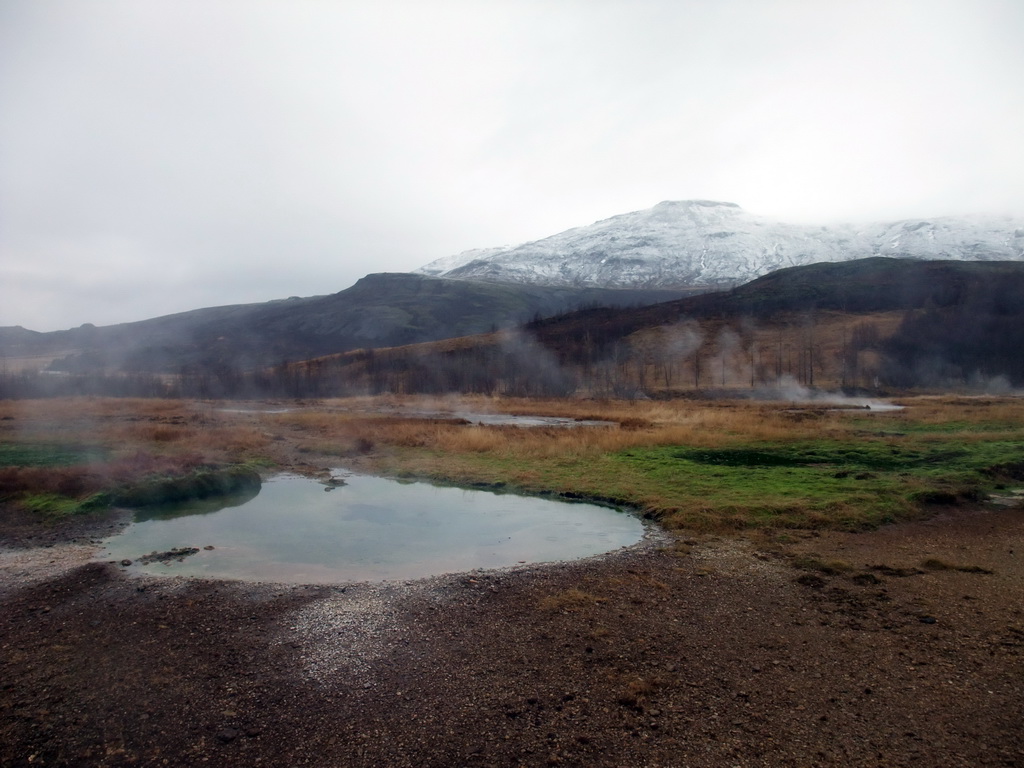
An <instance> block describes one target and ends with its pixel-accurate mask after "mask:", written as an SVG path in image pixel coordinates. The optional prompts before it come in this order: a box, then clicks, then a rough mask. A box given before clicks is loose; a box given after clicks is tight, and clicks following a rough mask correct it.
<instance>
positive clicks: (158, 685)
mask: <svg viewBox="0 0 1024 768" xmlns="http://www.w3.org/2000/svg"><path fill="white" fill-rule="evenodd" d="M116 524H117V521H116V520H108V521H101V522H98V523H95V524H93V525H92V526H91V527H89V526H86V527H82V526H79V527H78V528H77V529H67V530H63V531H60V530H57V531H44V532H42V533H40V532H39V531H35V530H32V529H31V527H26V526H24V525H21V526H15V525H11V526H7V528H6V529H5V531H4V532H3V538H2V539H0V541H2V542H3V543H4V545H5V548H4V549H3V550H2V553H0V764H2V765H4V766H28V765H32V766H37V765H48V766H57V765H74V766H78V765H82V766H127V765H136V766H138V765H144V766H148V765H172V766H178V765H198V764H209V765H217V766H258V765H267V766H297V765H317V766H353V767H354V766H373V767H374V768H382V767H384V766H438V767H439V768H440V767H441V766H445V767H447V766H518V765H522V766H538V765H577V766H715V767H716V768H717V767H718V766H787V765H789V766H810V765H814V766H867V765H871V766H982V765H998V766H1021V765H1024V727H1022V723H1024V614H1022V611H1024V570H1022V568H1021V559H1022V556H1024V510H1022V509H1021V508H1019V507H1018V508H1001V507H995V506H986V507H978V508H974V509H959V510H956V511H951V512H947V513H945V514H940V515H939V516H937V517H935V518H933V519H932V520H930V521H929V522H924V523H915V524H905V525H900V526H895V527H890V528H886V529H882V530H879V531H876V532H872V533H865V534H831V533H830V534H822V535H819V536H815V535H810V534H806V535H797V536H795V537H794V539H793V540H791V541H784V542H781V543H780V542H779V541H768V540H764V539H744V538H736V539H729V538H718V539H715V538H702V539H699V540H698V539H690V540H689V543H682V542H681V543H680V544H679V545H678V548H677V547H674V546H668V547H658V546H648V547H641V548H638V549H635V550H632V551H627V552H623V553H620V554H617V555H612V556H607V557H603V558H598V559H593V560H589V561H585V562H579V563H575V564H568V565H561V566H550V567H531V568H524V569H522V570H517V571H512V572H500V573H478V574H469V575H466V574H463V575H453V576H446V577H440V578H436V579H433V580H429V581H424V582H415V583H409V584H390V585H383V586H381V585H378V586H373V585H365V584H353V585H348V586H309V587H306V586H299V587H295V586H280V585H252V584H242V583H231V582H204V581H184V580H176V579H158V578H152V577H135V576H130V575H128V574H127V573H125V572H124V571H123V570H122V569H121V568H120V567H119V566H117V565H113V564H106V563H97V562H90V557H91V556H92V554H93V551H94V548H93V546H92V544H91V542H95V541H96V540H97V538H98V537H99V536H101V535H103V534H104V533H106V532H107V531H108V530H109V527H110V526H114V525H116ZM794 558H798V559H796V560H794ZM926 561H932V562H931V563H930V565H929V566H927V567H925V566H923V565H922V563H924V562H926ZM794 562H797V563H800V564H803V565H804V568H803V569H801V568H797V567H794ZM958 569H959V570H958Z"/></svg>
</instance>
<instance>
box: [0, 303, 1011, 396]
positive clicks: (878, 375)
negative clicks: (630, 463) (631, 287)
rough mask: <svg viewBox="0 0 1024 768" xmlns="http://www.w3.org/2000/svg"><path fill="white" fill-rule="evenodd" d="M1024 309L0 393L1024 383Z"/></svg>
mask: <svg viewBox="0 0 1024 768" xmlns="http://www.w3.org/2000/svg"><path fill="white" fill-rule="evenodd" d="M1022 350H1024V307H1022V306H1019V305H1018V303H1016V302H1014V301H1013V299H1012V296H1011V295H1010V294H1007V295H1006V296H1005V297H1002V298H1001V297H999V296H998V295H997V296H994V297H993V296H988V297H986V300H985V301H984V303H983V304H982V303H980V302H973V303H970V304H968V305H961V304H955V303H954V304H951V305H946V306H940V305H938V304H930V305H929V306H927V307H925V308H924V309H915V310H908V311H905V312H901V313H880V314H874V315H856V314H849V313H842V312H817V313H815V312H809V313H803V314H795V315H790V316H787V317H786V318H785V319H773V320H772V321H771V322H763V321H761V322H760V324H759V323H758V322H757V321H755V320H753V319H751V318H749V317H747V318H740V319H738V320H737V319H730V318H723V317H710V318H704V319H702V320H700V321H697V320H682V321H680V322H676V323H674V324H671V325H662V326H654V327H638V326H637V325H636V324H634V323H629V322H622V321H621V320H619V319H617V315H616V314H615V312H614V310H602V309H593V310H589V311H587V312H583V313H573V314H570V315H567V316H565V317H562V318H551V319H546V320H539V321H536V322H534V323H531V324H529V325H527V326H524V327H523V328H522V329H520V330H518V331H508V332H498V333H492V334H487V335H485V336H481V337H468V338H465V339H459V340H452V341H450V342H439V343H434V344H426V345H416V346H411V347H397V348H387V349H363V350H356V351H353V352H348V353H345V354H341V355H335V356H329V357H325V358H320V359H315V360H311V361H303V362H285V361H282V362H281V363H280V364H278V365H275V366H271V367H267V368H261V369H258V370H243V369H241V368H239V367H236V366H233V365H231V364H228V363H220V362H217V363H211V364H206V365H191V366H187V367H183V368H181V369H180V370H179V371H178V372H177V373H176V374H150V373H133V372H117V373H106V374H95V373H81V374H48V373H13V374H12V373H7V374H0V398H38V397H64V396H81V395H101V396H114V397H170V398H178V397H180V398H201V399H217V398H241V399H244V398H267V397H288V398H317V397H339V396H349V395H361V394H381V393H398V394H443V393H479V394H486V395H494V394H503V395H513V396H524V397H531V396H545V397H550V396H556V397H561V396H569V395H573V394H586V395H595V396H613V397H627V398H628V397H643V396H650V397H657V396H671V395H675V394H685V393H687V392H690V393H692V392H700V391H704V390H722V389H731V390H737V389H756V388H762V387H769V388H770V387H772V386H776V385H777V384H778V382H780V381H782V380H786V381H790V382H795V383H797V384H799V385H802V386H805V387H810V388H818V389H847V390H854V389H858V390H877V389H913V388H929V389H935V388H947V389H956V388H964V387H978V386H996V387H1004V388H1006V387H1013V388H1019V387H1024V352H1022Z"/></svg>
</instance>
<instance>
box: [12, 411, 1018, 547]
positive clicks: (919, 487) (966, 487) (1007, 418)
mask: <svg viewBox="0 0 1024 768" xmlns="http://www.w3.org/2000/svg"><path fill="white" fill-rule="evenodd" d="M905 402H906V403H908V404H909V407H908V408H907V410H904V411H892V412H885V413H877V412H876V413H871V414H867V413H865V412H864V411H861V410H855V409H854V410H841V409H840V410H833V411H830V410H827V409H825V408H822V407H820V406H813V407H799V406H793V405H791V404H786V403H770V402H755V401H738V400H731V401H725V400H722V401H701V402H698V401H689V400H674V401H645V402H637V401H622V400H567V399H562V400H523V399H499V398H487V397H475V398H464V399H460V400H457V401H455V400H449V399H443V400H430V399H419V398H396V397H387V398H380V399H373V398H353V399H348V400H326V401H319V402H316V403H300V404H295V406H294V407H293V408H292V409H280V408H278V409H268V412H259V411H258V410H254V409H249V410H246V409H237V410H230V409H224V410H221V409H218V408H214V407H211V406H210V405H208V404H204V403H201V402H196V401H161V400H104V399H91V400H86V399H80V400H50V401H45V402H42V401H19V402H17V403H12V402H5V403H0V419H2V417H3V416H4V415H5V414H6V415H9V416H10V417H11V418H10V419H8V420H0V435H2V438H3V440H2V443H0V444H2V445H3V453H2V454H0V455H2V456H3V457H7V458H5V459H4V464H5V465H6V466H4V467H2V468H0V494H3V497H4V498H5V499H7V500H8V501H18V500H20V501H21V502H22V503H24V501H25V499H27V498H29V495H30V494H33V493H37V494H55V495H56V496H59V497H63V498H66V499H69V500H71V501H73V502H74V503H76V504H80V503H82V502H83V501H84V500H86V499H88V498H90V497H92V496H93V495H94V494H97V493H101V492H106V493H111V492H112V491H114V489H124V488H126V487H128V486H130V485H131V484H133V483H138V482H139V481H140V480H141V479H145V478H150V479H153V478H165V480H164V481H159V482H166V478H178V479H179V480H180V479H181V478H186V477H189V476H193V477H194V476H197V475H196V473H199V472H202V471H207V470H210V469H212V468H218V467H227V466H239V465H245V464H248V465H250V466H254V465H255V466H262V467H274V466H276V467H293V468H297V469H299V470H300V471H310V472H316V471H320V470H322V469H323V468H324V467H326V466H331V465H332V464H334V465H337V464H341V465H345V466H350V467H352V468H354V469H359V470H364V471H371V472H377V473H381V474H386V475H391V476H397V477H417V478H431V479H435V480H439V481H443V482H448V483H455V484H465V485H472V486H476V487H502V488H506V489H508V490H520V491H523V492H528V493H541V494H554V495H562V496H565V497H569V498H588V499H595V500H604V501H608V502H611V503H615V504H621V505H628V506H631V507H633V508H636V509H637V510H639V511H640V512H641V513H642V514H643V515H645V516H647V517H651V518H656V519H658V520H660V521H661V522H662V523H663V524H664V525H666V526H668V527H670V528H678V529H694V530H704V531H725V530H740V529H751V528H754V529H786V528H804V529H807V528H837V529H845V530H860V529H864V528H870V527H874V526H877V525H879V524H882V523H886V522H892V521H896V520H906V519H911V518H915V517H919V516H922V515H926V514H928V513H929V509H930V508H931V507H932V506H933V505H935V504H959V503H965V502H974V501H977V500H980V499H982V498H984V496H985V495H986V494H987V493H989V492H991V491H992V490H994V489H996V488H998V487H1000V486H1005V485H1006V484H1007V483H1010V482H1013V481H1016V480H1019V479H1020V477H1021V474H1022V473H1021V469H1020V467H1021V461H1020V456H1021V454H1022V452H1024V402H1022V401H1020V400H1017V399H1013V398H951V397H943V398H928V397H925V398H914V399H912V400H907V401H905ZM271 410H276V411H278V412H270V411H271ZM456 411H458V412H459V413H474V412H504V413H520V414H522V413H529V414H532V415H544V416H561V417H564V418H568V419H599V420H602V421H606V422H610V424H611V425H610V426H600V427H586V428H561V427H531V428H521V427H516V426H509V425H496V426H486V425H481V424H479V423H469V422H468V421H467V420H466V419H463V418H460V417H458V416H457V415H456ZM15 426H16V427H17V428H16V429H15ZM19 457H20V458H19ZM304 467H305V468H304ZM55 503H56V502H55V501H54V500H53V499H51V500H50V501H49V502H47V503H42V502H39V503H37V506H38V507H39V508H40V509H41V508H44V507H46V506H47V504H49V505H50V507H53V506H54V505H55ZM57 506H59V505H57Z"/></svg>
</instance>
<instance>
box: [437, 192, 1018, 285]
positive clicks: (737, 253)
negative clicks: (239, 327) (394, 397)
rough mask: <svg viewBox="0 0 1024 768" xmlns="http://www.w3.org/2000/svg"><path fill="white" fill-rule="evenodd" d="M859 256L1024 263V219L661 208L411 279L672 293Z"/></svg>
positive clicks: (482, 252) (446, 264)
mask: <svg viewBox="0 0 1024 768" xmlns="http://www.w3.org/2000/svg"><path fill="white" fill-rule="evenodd" d="M867 256H901V257H910V258H921V259H962V260H980V261H994V260H1024V219H1020V218H1010V217H1002V218H997V217H941V218H935V219H921V220H912V221H897V222H890V223H878V224H864V225H851V224H840V225H832V226H807V225H800V224H786V223H783V222H778V221H773V220H771V219H767V218H764V217H761V216H755V215H753V214H750V213H747V212H746V211H744V210H743V209H742V208H740V207H739V206H738V205H735V204H733V203H720V202H714V201H709V200H683V201H667V202H663V203H659V204H658V205H656V206H654V207H653V208H648V209H646V210H643V211H634V212H632V213H625V214H621V215H619V216H613V217H612V218H610V219H605V220H603V221H598V222H596V223H594V224H591V225H589V226H585V227H576V228H574V229H570V230H567V231H565V232H562V233H560V234H557V235H553V236H551V237H547V238H544V239H543V240H536V241H534V242H530V243H524V244H522V245H518V246H514V247H504V248H490V249H479V250H474V251H466V252H464V253H461V254H458V255H457V256H449V257H447V258H444V259H438V260H437V261H434V262H431V263H430V264H427V265H426V266H424V267H421V268H420V269H419V270H417V271H418V272H420V273H422V274H427V275H435V276H440V277H453V278H464V279H472V280H491V281H497V282H514V283H534V284H542V285H572V286H603V287H645V288H654V287H659V288H679V287H688V286H693V285H710V286H723V285H730V284H736V283H743V282H747V281H748V280H752V279H753V278H755V277H759V276H761V275H764V274H767V273H768V272H772V271H774V270H776V269H781V268H783V267H794V266H801V265H805V264H814V263H817V262H822V261H846V260H849V259H859V258H864V257H867Z"/></svg>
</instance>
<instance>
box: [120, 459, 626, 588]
mask: <svg viewBox="0 0 1024 768" xmlns="http://www.w3.org/2000/svg"><path fill="white" fill-rule="evenodd" d="M347 481H348V482H347V484H346V485H344V486H341V487H339V488H334V489H325V487H324V486H323V485H322V484H320V483H318V482H316V481H314V480H310V479H308V478H304V477H297V476H293V475H282V476H279V477H276V478H274V479H272V480H269V481H267V482H266V483H264V485H263V488H262V490H261V491H260V493H259V494H258V495H257V496H255V497H254V498H251V499H244V498H233V499H231V500H230V501H229V505H228V506H225V505H224V502H223V500H222V501H221V503H220V504H211V503H210V502H209V501H207V502H204V503H200V504H198V505H196V504H193V505H188V506H182V505H178V506H175V507H173V508H166V509H161V510H156V511H146V512H144V513H139V514H137V515H136V518H135V522H134V523H132V524H131V525H129V526H128V527H127V528H126V529H125V530H124V531H123V532H122V533H121V534H119V535H117V536H114V537H112V538H110V539H108V540H107V541H106V542H105V549H104V551H103V553H102V557H103V558H104V559H107V560H125V559H127V560H132V561H137V560H138V558H140V557H142V556H143V555H146V554H148V553H150V552H153V551H157V552H166V551H169V550H171V549H176V548H183V547H194V548H198V549H199V551H198V552H197V553H195V554H193V555H189V556H186V557H184V558H183V559H182V560H181V561H180V562H179V561H177V560H171V561H170V562H166V563H164V562H155V563H150V564H146V565H141V564H139V563H137V562H134V563H133V565H132V568H134V569H139V570H143V571H145V572H147V573H157V574H167V575H187V576H196V577H209V578H226V579H245V580H254V581H282V582H290V583H337V582H347V581H364V580H388V579H410V578H421V577H425V576H431V575H436V574H440V573H452V572H459V571H468V570H472V569H474V568H500V567H505V566H510V565H515V564H517V563H520V562H530V563H537V562H551V561H558V560H573V559H577V558H581V557H587V556H589V555H594V554H598V553H601V552H608V551H611V550H613V549H617V548H619V547H623V546H628V545H630V544H634V543H636V542H637V541H639V540H640V539H641V537H642V536H643V525H642V524H641V523H640V521H639V520H638V519H637V518H635V517H634V516H632V515H629V514H626V513H624V512H620V511H618V510H615V509H610V508H608V507H603V506H599V505H596V504H579V503H568V502H561V501H553V500H550V499H539V498H534V497H527V496H516V495H513V494H499V493H491V492H488V491H470V490H463V489H460V488H444V487H438V486H434V485H430V484H428V483H421V482H417V483H402V482H398V481H395V480H387V479H384V478H380V477H372V476H365V475H355V476H352V477H349V478H347ZM328 491H329V492H328ZM204 547H212V549H204Z"/></svg>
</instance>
